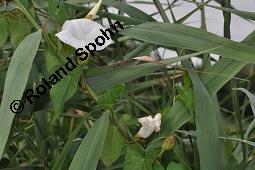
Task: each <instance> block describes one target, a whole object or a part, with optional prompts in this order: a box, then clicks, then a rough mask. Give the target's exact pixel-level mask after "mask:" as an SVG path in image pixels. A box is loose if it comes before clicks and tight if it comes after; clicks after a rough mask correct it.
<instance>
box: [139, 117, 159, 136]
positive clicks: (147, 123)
mask: <svg viewBox="0 0 255 170" xmlns="http://www.w3.org/2000/svg"><path fill="white" fill-rule="evenodd" d="M138 122H139V123H140V124H141V125H142V127H141V128H140V130H139V131H138V133H137V135H138V137H141V138H147V137H149V136H150V135H151V134H152V133H153V131H155V132H158V131H160V125H161V114H160V113H157V114H156V115H155V117H154V118H152V116H147V117H142V118H139V119H138Z"/></svg>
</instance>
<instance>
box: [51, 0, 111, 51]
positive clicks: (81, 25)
mask: <svg viewBox="0 0 255 170" xmlns="http://www.w3.org/2000/svg"><path fill="white" fill-rule="evenodd" d="M101 4H102V0H99V1H98V2H97V3H96V5H95V6H94V7H93V9H92V10H91V11H90V12H89V13H88V14H87V16H86V17H85V18H84V19H83V18H82V19H73V20H67V21H66V22H65V23H64V24H63V26H62V31H61V32H59V33H57V34H56V36H57V37H58V38H59V39H60V40H61V41H62V42H63V43H65V44H68V45H70V46H72V47H73V48H75V49H78V48H84V47H85V46H86V45H88V44H92V43H94V42H95V41H96V42H97V41H99V39H101V42H97V44H100V45H98V46H97V47H96V48H94V49H95V50H96V51H100V50H103V49H104V48H106V47H107V46H108V45H110V44H111V43H113V41H112V40H111V39H109V38H108V36H107V35H105V34H104V36H107V40H104V37H103V39H102V36H98V35H101V34H102V33H103V32H104V31H105V28H104V27H103V26H102V25H100V24H98V23H97V22H95V21H93V18H94V17H95V16H96V14H97V12H98V10H99V8H100V6H101ZM109 37H110V36H109ZM102 41H103V42H102Z"/></svg>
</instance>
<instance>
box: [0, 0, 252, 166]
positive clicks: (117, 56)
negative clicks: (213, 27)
mask: <svg viewBox="0 0 255 170" xmlns="http://www.w3.org/2000/svg"><path fill="white" fill-rule="evenodd" d="M180 1H181V0H180ZM180 1H179V0H174V1H171V2H168V3H166V4H165V3H161V2H160V1H159V0H153V1H136V3H141V4H153V5H155V7H156V8H157V9H158V12H157V14H160V16H161V17H162V20H163V21H164V23H163V22H159V21H157V20H155V19H154V18H153V15H155V14H146V13H144V12H142V11H141V10H139V9H137V8H135V7H133V6H131V5H129V4H128V3H126V2H125V1H116V0H103V1H102V6H101V8H100V10H99V12H98V18H96V19H95V21H97V22H99V23H101V24H103V25H105V27H109V24H110V23H111V22H112V21H114V20H118V21H120V22H121V23H122V24H123V25H124V26H125V29H124V30H123V31H121V32H120V33H119V34H118V35H117V36H116V37H114V41H115V43H114V44H113V45H111V46H109V47H108V48H107V49H104V50H103V51H101V52H98V53H97V54H96V56H95V57H90V61H89V63H80V64H79V68H78V69H76V70H75V71H73V72H72V73H71V74H69V75H68V76H66V77H65V78H64V79H62V80H61V82H60V83H58V84H57V85H55V86H54V87H53V88H52V89H51V90H50V91H49V92H48V93H47V94H45V95H43V96H42V97H41V98H40V99H39V100H36V101H35V102H34V103H33V104H32V105H30V104H26V105H25V110H24V111H23V112H22V113H20V114H17V115H14V114H13V113H12V112H11V111H10V108H9V104H10V103H11V102H12V101H13V100H14V99H21V98H22V94H23V92H24V90H26V89H29V88H33V87H36V85H38V84H40V82H41V78H43V77H48V76H49V75H50V74H51V73H53V72H54V71H55V70H56V69H57V68H59V67H60V66H61V65H63V64H64V63H65V57H71V58H74V59H76V58H75V56H74V50H75V49H73V48H71V47H69V46H67V45H65V44H63V43H61V42H60V41H59V40H58V39H57V38H56V37H55V36H54V35H55V34H56V33H57V32H59V31H61V27H62V25H63V23H64V22H65V21H66V20H70V19H75V18H83V17H85V16H86V14H87V13H88V12H89V11H90V9H91V7H92V6H93V4H94V3H92V2H94V1H93V0H67V1H60V0H47V1H44V0H29V1H27V0H14V1H2V2H1V8H0V30H1V33H0V47H1V49H0V65H1V67H0V93H1V98H0V99H1V108H0V117H1V119H0V158H1V161H0V168H2V169H5V168H7V169H72V170H73V169H84V170H93V169H102V170H110V169H125V170H129V169H130V170H143V169H146V170H147V169H148V170H150V169H151V170H152V169H153V170H161V169H162V170H163V169H167V170H172V169H173V170H186V169H187V170H191V169H194V170H198V169H202V170H215V169H217V170H218V169H221V170H224V169H226V170H229V169H231V170H232V169H238V170H239V169H240V170H243V169H245V170H254V169H255V149H254V147H255V142H254V140H255V130H254V126H255V120H254V116H255V108H254V106H255V97H254V95H253V93H254V92H255V90H254V85H255V83H254V82H255V81H254V76H255V75H254V63H255V32H252V33H251V34H250V35H248V36H247V37H246V38H245V39H244V40H243V41H242V42H235V41H232V40H231V36H230V35H231V34H230V33H231V29H230V24H231V15H238V16H240V17H243V18H245V19H247V20H250V21H254V19H255V13H253V12H247V11H241V10H238V9H235V8H233V7H232V6H231V0H222V1H217V3H219V6H214V5H211V4H210V1H211V0H209V1H206V2H205V1H203V0H202V1H195V0H194V1H188V0H185V1H186V2H189V3H194V4H196V5H197V8H196V9H195V10H193V11H191V12H190V13H188V14H187V15H185V16H184V17H183V18H180V19H176V18H175V14H174V12H173V10H172V9H173V8H175V7H176V6H178V3H179V2H180ZM182 1H184V0H182ZM84 4H85V5H84ZM109 7H113V8H115V9H117V12H116V13H110V12H109V11H108V9H109ZM205 7H208V8H214V9H216V10H220V11H221V12H222V14H223V15H222V16H219V17H221V18H222V20H224V37H220V36H217V35H215V34H212V33H209V32H207V31H206V30H207V28H206V20H205ZM169 12H170V14H171V15H168V14H169ZM195 12H200V13H201V28H193V27H189V26H185V25H184V24H183V23H184V22H185V21H186V20H187V19H188V18H189V17H191V16H192V15H193V14H194V13H195ZM170 17H171V18H170ZM172 21H173V22H172ZM107 25H108V26H107ZM159 47H163V48H165V49H169V50H172V51H176V54H177V56H176V58H172V59H165V60H162V56H161V55H160V53H159V52H158V50H157V49H158V48H159ZM211 54H217V55H219V56H220V57H219V60H216V59H214V58H213V57H211ZM143 55H152V56H154V57H155V60H156V61H154V62H148V61H143V60H132V58H133V57H137V56H143ZM191 57H197V58H200V59H201V60H202V65H199V66H196V67H195V66H194V65H193V63H192V62H191V60H190V58H191ZM156 113H161V114H162V125H161V130H160V132H158V133H154V134H153V135H152V136H150V137H149V138H147V139H139V138H136V137H135V135H136V133H137V131H138V130H139V128H140V125H139V123H138V121H137V119H138V118H140V117H143V116H148V115H155V114H156Z"/></svg>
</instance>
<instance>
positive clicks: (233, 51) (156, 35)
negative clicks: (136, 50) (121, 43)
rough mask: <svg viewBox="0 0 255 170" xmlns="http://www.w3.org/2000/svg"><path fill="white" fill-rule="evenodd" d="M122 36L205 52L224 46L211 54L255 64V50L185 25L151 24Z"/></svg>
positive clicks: (128, 31) (122, 32)
mask: <svg viewBox="0 0 255 170" xmlns="http://www.w3.org/2000/svg"><path fill="white" fill-rule="evenodd" d="M120 34H123V35H127V36H129V37H130V38H134V39H138V40H142V41H145V42H150V43H152V44H157V45H160V46H165V47H170V48H171V47H175V48H180V49H190V50H195V51H204V50H208V49H212V48H216V47H219V46H222V47H221V48H216V49H214V50H212V51H211V52H210V53H214V54H218V55H220V56H223V57H226V58H230V59H235V60H238V61H245V62H252V63H255V58H254V53H255V49H254V48H251V47H249V46H246V45H245V44H243V43H237V42H234V41H232V40H229V39H226V38H222V37H220V36H217V35H215V34H212V33H209V32H206V31H204V30H201V29H198V28H193V27H189V26H185V25H180V24H169V23H158V22H150V23H144V24H141V25H137V26H134V27H132V28H126V29H125V30H123V31H121V32H120ZM240 56H242V57H240Z"/></svg>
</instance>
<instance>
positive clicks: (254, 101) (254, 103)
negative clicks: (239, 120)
mask: <svg viewBox="0 0 255 170" xmlns="http://www.w3.org/2000/svg"><path fill="white" fill-rule="evenodd" d="M236 90H240V91H242V92H244V93H245V94H246V95H247V96H248V98H249V100H250V104H251V109H252V112H253V114H254V116H255V96H254V95H253V94H252V93H251V92H249V91H248V90H246V89H244V88H237V89H236Z"/></svg>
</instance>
